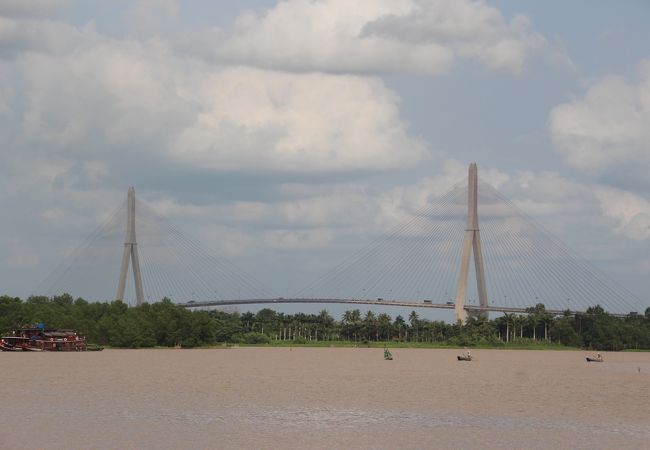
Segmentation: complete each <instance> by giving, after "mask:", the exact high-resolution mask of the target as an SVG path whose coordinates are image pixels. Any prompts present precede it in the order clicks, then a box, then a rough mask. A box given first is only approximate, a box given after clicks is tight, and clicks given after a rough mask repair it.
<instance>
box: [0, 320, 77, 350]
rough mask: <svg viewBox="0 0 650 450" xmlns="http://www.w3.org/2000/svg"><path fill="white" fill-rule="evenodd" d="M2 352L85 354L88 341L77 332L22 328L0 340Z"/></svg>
mask: <svg viewBox="0 0 650 450" xmlns="http://www.w3.org/2000/svg"><path fill="white" fill-rule="evenodd" d="M0 350H2V351H3V352H16V351H26V352H42V351H55V352H83V351H86V339H85V338H84V337H82V336H79V335H78V334H77V332H76V331H75V330H69V329H45V327H41V326H39V327H36V328H20V329H18V330H14V332H13V333H12V334H11V336H3V337H2V338H0Z"/></svg>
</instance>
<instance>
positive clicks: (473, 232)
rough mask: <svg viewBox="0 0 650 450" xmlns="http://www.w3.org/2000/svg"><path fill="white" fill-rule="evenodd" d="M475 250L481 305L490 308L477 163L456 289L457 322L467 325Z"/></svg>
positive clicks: (471, 169)
mask: <svg viewBox="0 0 650 450" xmlns="http://www.w3.org/2000/svg"><path fill="white" fill-rule="evenodd" d="M472 250H474V267H475V268H476V284H477V288H478V298H479V304H480V306H482V307H487V306H488V298H487V289H486V288H485V271H484V268H483V253H482V252H481V234H480V231H479V227H478V169H477V167H476V163H471V164H470V165H469V171H468V184H467V228H466V229H465V239H464V241H463V257H462V259H461V261H460V274H459V276H458V287H457V289H456V304H455V317H456V321H457V322H458V321H460V322H461V323H465V319H466V318H467V312H466V311H465V294H466V292H467V276H468V272H469V258H470V253H471V252H472Z"/></svg>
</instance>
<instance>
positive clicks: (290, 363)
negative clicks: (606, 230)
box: [0, 348, 650, 449]
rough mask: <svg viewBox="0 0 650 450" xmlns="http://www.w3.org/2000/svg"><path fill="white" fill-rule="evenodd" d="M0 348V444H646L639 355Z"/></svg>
mask: <svg viewBox="0 0 650 450" xmlns="http://www.w3.org/2000/svg"><path fill="white" fill-rule="evenodd" d="M392 352H393V356H394V358H395V359H394V360H393V361H384V359H383V351H382V350H381V349H367V348H349V349H342V348H232V349H210V350H104V351H103V352H88V353H45V352H44V353H0V376H1V380H2V382H1V385H0V401H1V406H0V448H2V449H17V448H44V449H149V448H152V449H153V448H155V449H167V448H169V449H176V448H186V449H202V448H205V449H213V448H215V449H222V448H223V449H230V448H250V449H303V448H320V449H330V448H337V449H353V448H379V449H395V448H400V449H428V448H454V449H455V448H469V449H492V448H493V449H515V448H532V449H550V448H567V449H568V448H573V449H576V448H584V449H594V448H603V449H611V448H631V449H641V448H650V353H605V354H604V357H605V362H603V363H587V362H586V361H585V356H586V355H587V354H588V353H586V352H569V351H514V350H475V351H472V354H473V356H474V358H475V360H474V361H472V362H458V361H456V354H458V353H459V351H457V350H438V349H433V350H430V349H394V350H392Z"/></svg>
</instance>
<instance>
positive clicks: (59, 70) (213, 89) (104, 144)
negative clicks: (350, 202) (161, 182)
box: [13, 38, 428, 172]
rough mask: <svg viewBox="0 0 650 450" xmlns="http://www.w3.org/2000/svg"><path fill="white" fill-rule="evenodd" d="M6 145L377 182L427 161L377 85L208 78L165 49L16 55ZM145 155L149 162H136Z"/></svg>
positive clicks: (344, 79) (259, 75)
mask: <svg viewBox="0 0 650 450" xmlns="http://www.w3.org/2000/svg"><path fill="white" fill-rule="evenodd" d="M18 67H19V71H20V72H22V73H21V75H22V78H23V81H22V82H21V83H23V84H24V85H25V90H24V97H23V101H24V102H25V104H24V105H22V106H21V107H20V108H18V109H19V110H21V111H22V114H21V116H17V117H15V118H14V120H15V121H17V126H16V127H15V130H13V132H14V133H19V132H20V133H22V134H21V135H20V140H21V141H23V142H26V143H28V144H29V145H31V146H36V147H38V146H47V147H48V148H49V151H50V152H55V153H58V154H60V155H62V156H64V155H67V156H69V157H74V158H81V159H91V160H97V159H101V158H107V159H109V160H111V161H113V162H116V161H123V160H125V159H126V158H132V157H133V156H132V155H133V152H134V151H137V154H138V157H140V158H144V157H149V158H155V159H156V163H158V164H160V163H164V162H165V161H167V164H169V165H171V164H175V163H180V164H182V165H184V166H187V167H193V168H196V169H199V170H202V171H205V170H214V171H224V170H247V171H288V172H328V171H349V170H386V169H390V168H396V167H405V166H410V165H412V164H414V163H416V162H418V161H420V160H422V159H423V158H426V157H427V156H428V153H427V151H426V149H425V147H424V144H423V143H422V142H421V141H420V140H419V139H417V138H414V137H412V136H410V135H409V133H408V129H407V127H406V125H405V123H404V122H403V121H402V120H401V118H400V114H399V108H398V105H399V99H398V98H397V96H396V95H395V94H394V93H393V92H391V91H390V90H389V89H387V88H386V86H385V85H384V84H383V82H382V81H381V80H380V79H378V78H375V77H367V76H349V75H333V74H329V75H328V74H290V73H283V72H272V71H266V70H260V69H253V68H245V67H231V68H218V67H214V66H210V65H206V64H203V63H199V62H196V61H192V60H188V59H187V58H185V57H183V56H182V55H176V54H174V53H173V52H172V51H171V49H170V48H169V47H168V46H167V45H165V44H164V43H163V42H160V41H158V40H150V41H146V42H140V41H133V40H112V39H108V38H104V39H102V40H101V42H98V43H97V44H95V45H92V46H89V47H88V48H84V49H77V50H75V51H74V52H71V53H69V54H56V55H51V54H42V53H29V54H24V55H22V56H21V58H20V59H19V61H18ZM144 155H148V156H144Z"/></svg>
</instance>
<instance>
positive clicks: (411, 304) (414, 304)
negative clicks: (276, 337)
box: [177, 297, 627, 317]
mask: <svg viewBox="0 0 650 450" xmlns="http://www.w3.org/2000/svg"><path fill="white" fill-rule="evenodd" d="M274 303H275V304H282V303H314V304H322V303H330V304H333V303H342V304H347V305H375V306H399V307H403V308H437V309H454V304H453V303H451V302H449V303H433V302H428V301H424V300H422V301H412V300H369V299H343V298H284V297H279V298H254V299H238V300H210V301H189V302H186V303H178V304H177V305H178V306H181V307H183V308H206V307H214V306H233V305H259V304H274ZM465 310H466V311H470V312H501V313H520V314H525V313H527V312H528V311H526V308H515V307H508V306H488V307H480V306H472V305H467V304H465ZM565 311H566V310H556V309H547V310H546V312H547V313H548V314H551V315H556V316H559V315H562V314H564V313H565ZM571 313H583V314H584V311H571ZM611 315H613V316H617V317H625V316H627V314H611Z"/></svg>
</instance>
